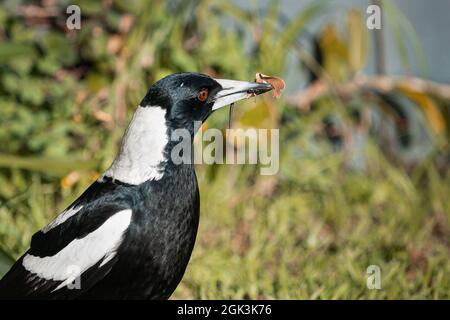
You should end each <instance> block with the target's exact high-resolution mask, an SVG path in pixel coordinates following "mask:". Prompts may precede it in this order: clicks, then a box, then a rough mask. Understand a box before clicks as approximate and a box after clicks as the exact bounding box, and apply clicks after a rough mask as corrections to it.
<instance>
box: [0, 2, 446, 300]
mask: <svg viewBox="0 0 450 320" xmlns="http://www.w3.org/2000/svg"><path fill="white" fill-rule="evenodd" d="M372 3H375V4H377V5H379V6H380V7H381V29H380V30H369V29H368V28H367V26H366V20H367V19H368V18H369V16H370V15H369V14H367V13H366V10H367V7H368V6H369V5H370V4H372ZM70 4H77V5H78V6H79V7H80V9H81V29H79V30H76V29H75V30H68V29H67V27H66V20H67V18H68V17H69V15H70V14H67V13H66V9H67V7H68V6H69V5H70ZM449 10H450V2H449V1H445V0H442V1H431V2H424V1H420V0H414V1H412V0H410V1H406V0H403V1H400V0H398V1H373V2H372V1H363V0H351V1H343V0H341V1H337V0H336V1H317V0H316V1H293V0H292V1H248V2H242V1H237V0H235V1H213V0H211V1H209V0H196V1H175V0H169V1H137V0H104V1H88V0H84V1H70V2H69V1H64V0H63V1H56V0H42V1H21V0H5V1H2V3H1V5H0V276H1V275H2V274H3V273H4V272H6V271H7V270H8V268H9V266H10V265H11V264H12V262H13V261H14V259H16V258H18V257H19V256H20V255H21V254H22V253H23V252H24V251H25V250H26V249H27V248H28V245H29V241H30V238H31V236H32V234H33V233H34V232H36V231H37V230H38V229H40V228H42V227H43V226H44V225H46V224H47V222H48V221H49V220H50V219H52V218H53V217H54V216H55V215H56V214H57V213H59V212H61V211H62V210H64V209H65V207H66V206H67V205H69V204H70V203H71V202H72V201H73V200H74V199H76V198H77V197H78V196H79V195H80V194H81V192H82V191H83V190H84V189H85V188H86V187H87V186H88V185H89V184H90V183H92V182H93V181H94V180H95V179H96V178H97V177H98V176H99V174H100V173H101V172H102V171H103V170H105V169H106V168H107V167H108V166H109V165H110V164H111V162H112V160H113V159H114V156H115V154H116V152H117V149H118V146H119V142H120V138H121V136H122V134H123V131H124V129H125V126H126V124H127V122H128V120H129V119H130V117H131V115H132V113H133V111H134V109H135V107H136V106H137V104H138V103H139V102H140V100H141V99H142V97H143V96H144V95H145V92H146V90H147V89H148V87H149V86H150V85H151V84H152V83H153V82H154V81H156V80H158V79H160V78H161V77H163V76H165V75H168V74H171V73H173V72H180V71H196V72H202V73H206V74H209V75H211V76H214V77H223V78H231V79H239V80H253V79H254V77H255V73H256V72H261V73H264V74H268V75H277V76H281V77H283V78H284V79H285V80H286V83H287V89H286V90H285V92H284V94H283V95H282V98H281V99H277V100H275V99H273V98H272V97H271V96H270V95H265V96H261V97H258V98H257V99H250V100H249V101H246V102H242V103H239V105H238V106H236V108H235V109H234V110H235V111H234V114H233V127H239V128H250V127H254V128H279V129H280V171H279V173H278V174H277V175H275V176H261V175H260V174H259V170H258V168H257V167H255V166H253V165H248V166H227V165H199V166H197V175H198V178H199V183H200V193H201V198H202V207H201V221H200V229H199V233H198V237H197V243H196V247H195V249H194V253H193V257H192V259H191V262H190V264H189V267H188V270H187V272H186V275H185V277H184V279H183V281H182V283H181V284H180V286H179V287H178V289H177V290H176V292H175V293H174V296H173V298H176V299H180V298H185V299H192V298H202V299H206V298H210V299H211V298H216V299H230V298H235V299H241V298H251V299H256V298H260V299H318V298H320V299H344V298H347V299H373V298H378V299H406V298H408V299H415V298H419V299H424V298H427V299H434V298H446V299H448V298H450V222H449V218H450V202H449V200H448V198H449V195H450V174H449V164H450V147H449V137H450V84H449V83H450V61H449V58H448V52H449V51H450V34H449V32H448V29H449V28H450V22H449V20H448V12H449ZM227 124H228V110H221V111H219V112H216V113H215V114H214V115H213V116H212V117H210V119H209V120H208V122H207V124H206V125H205V127H206V126H208V127H216V128H220V129H225V128H226V127H227ZM370 265H376V266H379V267H380V269H381V278H382V283H381V285H382V288H381V289H380V290H370V289H368V287H367V286H366V280H367V276H368V274H367V272H366V270H367V268H368V267H369V266H370Z"/></svg>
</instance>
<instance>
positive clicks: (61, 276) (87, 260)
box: [22, 209, 132, 290]
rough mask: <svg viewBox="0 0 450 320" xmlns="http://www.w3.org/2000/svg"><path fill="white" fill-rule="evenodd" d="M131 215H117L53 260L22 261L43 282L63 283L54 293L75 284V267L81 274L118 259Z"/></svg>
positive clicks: (129, 210) (43, 258)
mask: <svg viewBox="0 0 450 320" xmlns="http://www.w3.org/2000/svg"><path fill="white" fill-rule="evenodd" d="M131 213H132V210H131V209H127V210H122V211H119V212H117V213H116V214H114V215H113V216H111V217H110V218H109V219H108V220H106V221H105V222H104V223H103V224H102V225H101V226H100V227H99V228H98V229H97V230H95V231H93V232H92V233H90V234H88V235H87V236H85V237H84V238H82V239H75V240H73V241H72V242H70V243H69V244H68V245H67V246H66V247H65V248H63V249H62V250H61V251H59V252H58V253H57V254H55V255H53V256H49V257H42V258H41V257H36V256H33V255H31V254H27V255H26V256H25V257H24V258H23V261H22V264H23V267H24V268H25V269H26V270H27V271H29V272H31V273H34V274H36V275H37V276H38V277H40V278H43V279H46V280H54V281H64V282H63V283H61V284H60V285H59V286H58V287H57V288H56V289H55V290H58V289H59V288H62V287H63V286H64V285H66V284H67V283H66V282H68V283H70V282H71V281H72V280H73V279H72V276H73V274H72V272H71V270H73V269H74V267H75V268H76V269H78V270H80V274H81V273H83V272H84V271H86V270H87V269H89V268H90V267H92V266H93V265H94V264H96V263H98V262H99V261H100V260H101V259H103V261H102V264H101V265H104V264H105V263H106V262H107V261H109V260H111V259H112V258H113V257H114V256H115V254H116V250H117V248H118V246H119V245H120V243H121V242H122V237H123V233H124V231H125V230H126V229H127V228H128V226H129V225H130V222H131ZM68 280H70V281H68ZM82 285H83V284H81V286H82Z"/></svg>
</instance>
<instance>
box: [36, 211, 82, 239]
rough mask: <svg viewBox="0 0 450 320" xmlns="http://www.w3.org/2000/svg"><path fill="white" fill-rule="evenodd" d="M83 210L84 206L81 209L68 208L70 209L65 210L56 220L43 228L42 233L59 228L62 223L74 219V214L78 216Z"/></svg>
mask: <svg viewBox="0 0 450 320" xmlns="http://www.w3.org/2000/svg"><path fill="white" fill-rule="evenodd" d="M82 208H83V206H79V207H72V208H68V209H66V210H64V211H63V212H61V213H60V214H59V215H58V216H57V217H56V219H55V220H53V221H52V222H50V223H49V224H48V225H47V226H45V227H44V228H42V232H43V233H47V232H48V231H49V230H51V229H53V228H55V227H57V226H59V225H60V224H61V223H63V222H64V221H66V220H67V219H69V218H70V217H72V216H73V215H74V214H76V213H77V212H78V211H80V210H81V209H82Z"/></svg>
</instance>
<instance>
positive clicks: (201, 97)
mask: <svg viewBox="0 0 450 320" xmlns="http://www.w3.org/2000/svg"><path fill="white" fill-rule="evenodd" d="M197 98H198V100H200V101H205V100H206V99H207V98H208V89H202V90H200V92H199V93H198V96H197Z"/></svg>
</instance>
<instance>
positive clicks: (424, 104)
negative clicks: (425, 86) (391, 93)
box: [399, 84, 445, 134]
mask: <svg viewBox="0 0 450 320" xmlns="http://www.w3.org/2000/svg"><path fill="white" fill-rule="evenodd" d="M399 89H400V91H402V92H403V93H404V94H405V95H406V96H407V97H409V98H410V99H412V100H414V101H415V102H416V103H417V104H418V105H419V106H420V107H421V108H422V110H423V113H424V114H425V117H426V118H427V119H428V121H429V123H430V124H431V127H432V128H433V130H434V131H435V132H436V133H437V134H444V133H445V132H444V131H445V119H444V116H443V115H442V113H441V111H440V110H439V108H438V107H437V106H436V104H435V103H434V101H433V100H432V99H431V98H430V97H428V96H427V95H426V94H424V93H422V92H420V91H417V90H415V89H413V88H411V87H410V86H408V85H407V84H400V85H399Z"/></svg>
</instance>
